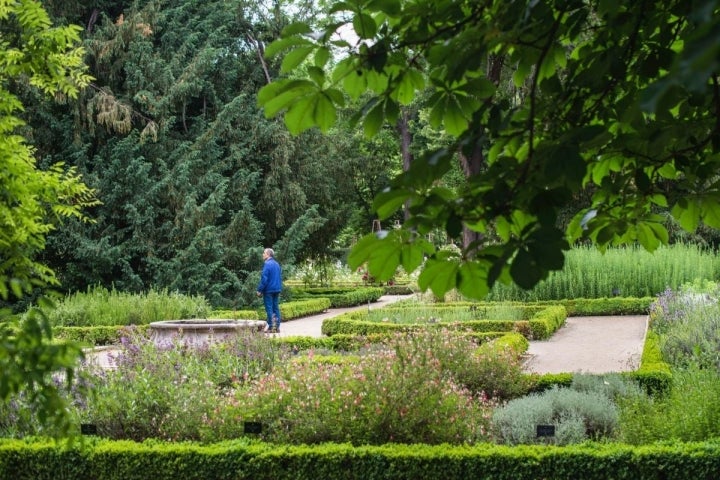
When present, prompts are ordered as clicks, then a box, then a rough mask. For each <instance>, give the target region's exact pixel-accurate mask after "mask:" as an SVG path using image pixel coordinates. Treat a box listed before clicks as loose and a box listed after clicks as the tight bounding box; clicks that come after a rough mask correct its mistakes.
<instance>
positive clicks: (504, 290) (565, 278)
mask: <svg viewBox="0 0 720 480" xmlns="http://www.w3.org/2000/svg"><path fill="white" fill-rule="evenodd" d="M718 275H720V264H719V263H718V257H717V256H716V255H715V253H714V252H713V251H711V250H709V249H704V248H701V247H698V246H696V245H687V244H675V245H670V246H666V247H660V248H658V249H657V250H655V251H654V252H653V253H649V252H647V251H645V250H643V249H642V248H641V247H639V246H627V247H623V248H608V249H607V250H606V251H604V252H601V251H598V250H597V249H594V248H591V247H588V246H585V247H582V246H579V247H574V248H572V249H571V250H569V251H568V252H567V253H566V255H565V266H564V267H563V269H562V270H561V271H557V272H552V273H550V274H549V275H548V278H547V279H545V280H543V281H541V282H540V283H538V285H536V286H535V287H533V288H532V289H531V290H523V289H520V288H518V287H517V286H514V285H501V284H497V285H496V286H495V288H493V290H492V291H491V293H490V294H489V295H488V297H487V299H488V300H495V301H502V300H518V301H525V302H528V301H538V300H560V299H580V298H603V297H612V296H616V297H638V298H640V297H651V296H655V295H657V294H659V293H661V292H663V291H664V290H665V289H666V288H668V287H670V288H678V287H680V286H682V285H683V284H685V283H688V282H692V281H694V280H696V279H708V280H711V279H714V278H717V277H718Z"/></svg>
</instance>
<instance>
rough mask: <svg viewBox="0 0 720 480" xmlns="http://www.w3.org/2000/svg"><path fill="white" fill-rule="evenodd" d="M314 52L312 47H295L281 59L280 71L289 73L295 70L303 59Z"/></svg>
mask: <svg viewBox="0 0 720 480" xmlns="http://www.w3.org/2000/svg"><path fill="white" fill-rule="evenodd" d="M314 50H315V46H314V45H306V46H302V47H297V48H295V49H293V50H290V51H289V52H288V53H286V54H285V56H284V57H283V61H282V65H281V66H280V71H281V72H282V73H290V72H292V71H293V70H294V69H295V68H297V66H298V65H300V64H301V63H302V62H303V61H305V59H306V58H307V57H308V55H310V54H311V53H313V51H314Z"/></svg>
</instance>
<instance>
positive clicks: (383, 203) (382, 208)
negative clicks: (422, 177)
mask: <svg viewBox="0 0 720 480" xmlns="http://www.w3.org/2000/svg"><path fill="white" fill-rule="evenodd" d="M408 198H410V192H409V191H408V190H404V189H392V190H386V191H383V192H380V193H378V194H377V195H376V196H375V200H374V201H373V210H375V212H377V214H378V217H379V218H380V219H381V220H384V219H386V218H388V217H390V216H391V215H392V214H394V213H395V212H397V211H398V209H400V208H401V207H402V206H403V204H404V203H405V202H406V201H407V200H408Z"/></svg>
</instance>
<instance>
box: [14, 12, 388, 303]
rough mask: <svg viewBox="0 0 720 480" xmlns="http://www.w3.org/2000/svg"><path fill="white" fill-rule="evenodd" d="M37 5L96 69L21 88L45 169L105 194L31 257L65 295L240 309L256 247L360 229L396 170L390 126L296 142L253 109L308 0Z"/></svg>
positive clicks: (321, 251)
mask: <svg viewBox="0 0 720 480" xmlns="http://www.w3.org/2000/svg"><path fill="white" fill-rule="evenodd" d="M43 3H44V4H45V5H46V8H47V9H48V10H49V12H50V14H51V16H52V17H53V20H54V22H55V23H57V24H78V25H81V26H83V27H84V32H83V37H84V47H85V48H86V50H87V53H88V55H87V63H88V64H89V66H90V70H89V73H90V74H91V75H92V76H93V77H94V81H93V82H92V84H91V87H90V88H88V89H86V90H85V91H84V92H83V93H82V95H81V97H80V99H79V101H64V99H62V98H57V99H56V100H58V101H56V102H48V101H47V100H45V99H42V98H40V97H34V95H36V94H35V93H34V92H33V91H32V90H30V89H27V90H26V91H24V92H22V93H21V98H22V100H23V102H24V104H25V105H26V106H27V108H26V112H25V117H24V119H25V121H26V122H27V127H28V131H27V132H26V134H27V135H28V136H29V138H30V139H31V142H32V144H33V146H34V147H35V148H36V149H37V157H38V158H39V159H40V166H41V167H42V166H48V165H51V164H54V163H56V162H58V161H63V162H65V164H66V165H68V166H70V165H74V166H76V167H77V168H78V171H79V173H81V174H82V175H83V179H84V182H85V183H86V184H87V185H88V186H90V187H91V188H93V189H95V190H96V193H97V197H98V199H99V200H100V202H101V204H100V205H98V206H96V207H94V208H93V209H91V210H89V211H88V212H87V213H88V215H89V216H90V217H91V218H92V219H93V220H94V222H93V223H89V224H88V223H83V222H80V221H77V222H72V221H71V222H67V223H65V224H64V225H61V226H59V228H58V229H57V230H56V231H55V232H54V233H53V234H52V235H51V236H50V237H49V239H48V246H47V249H46V251H45V252H44V253H43V255H44V256H43V258H42V260H41V261H43V262H45V263H46V264H47V265H48V266H50V267H51V268H53V269H54V270H55V271H56V272H57V274H58V278H59V280H60V281H61V283H62V288H63V289H64V290H66V291H78V290H80V291H82V290H85V289H86V288H87V286H89V285H102V286H106V287H110V286H114V287H115V288H117V289H119V290H122V291H130V292H133V291H135V292H137V291H143V290H147V289H148V288H150V287H155V288H160V289H163V288H167V289H171V290H173V291H179V292H183V293H188V294H202V295H204V296H206V297H207V298H208V300H209V301H210V302H211V303H212V304H214V305H216V306H228V307H230V306H234V305H237V304H240V305H242V304H247V303H250V301H251V298H252V294H253V293H254V290H255V286H256V282H257V277H256V275H257V273H256V271H258V270H259V268H260V267H261V256H260V251H261V249H262V248H263V247H264V246H273V247H275V249H276V251H277V256H278V258H279V259H281V261H282V262H283V263H284V264H285V265H287V266H290V265H292V264H294V263H295V262H296V261H298V260H300V259H304V258H307V257H318V256H324V255H325V254H327V252H328V251H329V250H330V249H333V248H335V247H337V246H338V244H337V243H335V239H336V238H338V236H339V235H340V234H341V233H343V232H349V233H348V234H347V235H346V237H347V238H349V239H350V238H352V232H353V231H358V232H360V233H367V232H368V231H369V230H370V228H371V225H372V214H371V212H370V203H371V201H372V198H373V196H374V194H375V193H377V192H378V190H379V189H380V188H382V187H383V186H384V184H385V178H386V177H387V176H388V175H391V174H392V172H393V170H394V169H396V168H399V153H398V148H397V146H396V143H397V142H396V141H395V139H394V135H392V132H390V134H389V135H385V136H380V137H378V138H377V139H374V140H373V141H372V142H369V141H365V140H362V139H361V137H360V136H358V135H355V134H352V133H347V131H346V132H342V131H338V132H335V133H333V134H331V135H329V136H321V135H320V134H319V133H317V132H310V133H306V134H304V135H301V136H299V137H292V136H291V135H290V134H289V133H288V132H287V129H286V128H285V126H284V125H283V124H282V122H281V120H277V119H271V120H268V119H266V118H265V117H264V116H263V115H262V112H261V110H260V109H259V108H258V106H257V100H256V93H257V91H258V90H259V89H260V88H261V87H262V86H263V85H265V84H267V83H268V82H269V81H270V79H272V78H273V77H274V76H275V74H276V71H277V70H278V66H277V65H274V64H272V63H269V62H268V61H266V60H265V59H264V58H263V45H265V44H267V43H269V42H271V41H272V40H274V39H275V38H277V37H278V36H279V32H280V31H281V29H282V28H283V27H284V26H286V25H287V24H288V23H289V22H291V21H293V20H297V19H303V20H305V21H312V15H313V12H314V11H315V9H312V8H310V6H311V4H312V2H306V3H305V4H304V3H303V2H292V3H288V4H287V7H288V8H287V9H285V8H284V5H281V4H284V2H262V1H242V0H241V1H232V2H227V1H220V0H215V1H213V0H211V1H205V0H203V1H199V0H183V1H178V2H164V1H136V2H131V1H95V0H94V1H87V0H78V1H72V0H70V1H63V2H56V1H49V2H43ZM18 88H20V86H18Z"/></svg>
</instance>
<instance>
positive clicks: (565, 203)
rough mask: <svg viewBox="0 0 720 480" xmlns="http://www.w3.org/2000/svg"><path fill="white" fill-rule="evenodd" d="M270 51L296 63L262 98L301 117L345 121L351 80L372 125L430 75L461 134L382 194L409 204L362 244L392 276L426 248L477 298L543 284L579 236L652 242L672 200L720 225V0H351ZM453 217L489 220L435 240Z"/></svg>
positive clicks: (454, 131)
mask: <svg viewBox="0 0 720 480" xmlns="http://www.w3.org/2000/svg"><path fill="white" fill-rule="evenodd" d="M347 30H351V31H352V32H354V35H350V36H347V35H346V36H345V37H343V38H340V37H338V35H337V32H347ZM348 39H349V40H348ZM267 53H268V54H269V55H271V56H274V55H275V54H277V53H283V59H282V71H283V73H284V74H286V76H285V77H284V78H281V79H278V80H276V81H274V82H273V83H272V84H271V85H268V86H266V87H264V88H263V90H262V91H261V92H260V96H259V102H260V104H261V105H262V106H263V107H264V109H265V112H266V114H267V115H268V116H271V117H272V116H274V115H277V114H279V113H284V118H285V122H286V124H287V126H288V128H289V130H290V131H291V132H293V133H295V134H300V133H301V132H303V131H306V130H307V129H310V128H311V127H315V126H318V127H320V129H322V130H325V131H327V130H329V129H330V128H331V127H332V126H333V125H334V124H335V122H336V118H337V117H336V114H337V111H338V109H339V108H340V107H343V106H344V105H345V104H346V102H347V99H348V97H349V98H354V99H360V98H362V99H363V101H364V104H363V105H362V106H361V108H359V109H358V114H357V119H358V121H359V122H360V123H361V124H362V126H363V128H364V131H365V133H366V134H367V135H369V136H372V135H374V134H376V132H378V131H379V129H380V128H381V126H382V125H383V124H384V122H389V123H390V124H395V122H397V119H398V117H399V115H400V112H401V111H402V107H403V106H404V105H408V104H410V103H411V102H413V101H416V99H417V98H418V96H419V94H420V93H421V92H422V97H423V98H424V99H425V100H424V101H423V106H424V108H425V109H426V111H427V112H428V118H429V122H430V124H431V125H432V126H433V127H435V128H437V129H443V130H444V131H445V132H446V133H447V134H450V135H452V136H453V137H454V139H455V140H454V142H453V143H452V145H451V146H449V147H440V148H431V149H427V150H426V151H425V152H424V154H423V155H419V156H416V158H415V159H414V161H413V163H412V165H411V166H410V168H409V169H408V170H407V171H406V172H404V173H402V174H401V175H399V176H397V177H396V178H395V180H394V181H393V184H392V187H391V188H389V189H388V190H387V191H385V192H383V193H381V194H379V195H377V196H376V198H375V203H374V207H375V209H376V211H377V212H378V214H379V216H380V217H381V218H385V217H388V216H390V215H393V214H395V213H396V212H397V211H398V209H401V208H406V209H407V211H408V214H409V217H408V218H407V220H406V221H405V223H404V225H403V228H402V229H396V230H392V231H388V232H383V233H382V234H381V235H377V236H375V235H368V236H367V237H365V238H364V239H362V240H361V241H360V242H359V244H358V245H357V246H356V247H355V249H354V252H353V254H352V256H351V261H352V262H353V263H354V264H355V265H358V264H361V263H363V262H368V263H369V268H370V270H371V272H372V273H373V274H374V275H375V276H376V277H378V278H380V279H384V278H389V277H390V276H391V275H392V274H393V273H394V272H395V269H396V267H397V266H399V265H402V266H403V267H405V268H406V269H408V270H414V269H415V268H417V267H419V266H420V265H421V264H423V265H424V266H423V271H422V273H421V275H420V286H421V287H423V288H430V289H432V291H433V292H435V293H436V294H438V295H441V294H443V293H444V292H446V291H448V290H450V289H452V288H458V289H459V290H460V291H461V292H462V293H463V294H466V295H468V296H470V297H476V298H479V297H482V296H483V295H484V294H485V293H486V292H487V291H488V289H489V288H490V287H491V286H492V285H493V284H494V283H495V282H496V281H511V280H512V281H514V282H516V283H517V284H519V285H520V286H523V287H531V286H533V285H535V284H536V283H537V282H538V281H540V280H541V279H543V278H544V277H545V276H546V275H547V273H548V271H550V270H556V269H560V268H562V266H563V259H564V256H563V252H564V251H565V250H566V249H568V248H569V247H570V245H571V244H572V243H573V242H575V241H577V240H579V239H587V240H591V241H593V242H595V243H596V244H597V245H599V246H600V247H601V248H604V247H606V246H608V245H613V244H619V243H626V242H634V241H637V242H639V243H641V244H642V245H643V246H644V247H645V248H647V249H648V250H653V249H655V248H656V247H657V246H659V245H660V244H661V243H664V242H667V239H668V232H667V229H666V228H665V226H664V224H663V218H662V217H661V216H660V215H658V213H657V212H658V209H661V208H666V209H669V211H670V212H672V215H673V216H674V217H675V218H676V219H677V220H678V221H679V223H680V225H681V226H682V227H683V228H684V229H686V230H688V231H693V230H695V229H696V227H697V226H698V225H699V224H700V222H704V223H705V224H707V225H709V226H711V227H715V228H718V227H720V190H719V189H718V171H719V170H720V155H719V150H720V76H719V75H720V65H719V64H720V1H718V0H697V1H685V0H667V1H660V0H645V1H640V2H616V1H610V0H548V1H535V0H533V1H500V0H488V1H474V0H473V1H469V0H446V1H434V0H432V1H431V0H353V1H338V2H334V3H332V5H330V6H329V7H328V9H327V23H326V25H325V27H324V28H321V29H313V28H310V26H309V25H307V24H303V23H297V24H294V25H291V26H289V27H287V28H286V29H285V31H284V35H283V38H282V39H280V40H278V41H276V42H275V43H274V44H272V45H271V46H270V47H269V48H268V49H267ZM457 156H459V157H460V158H461V159H464V162H465V164H466V166H467V167H468V168H467V169H466V172H467V173H468V178H467V181H466V182H464V183H463V184H462V185H461V186H460V187H458V188H454V189H451V188H448V187H446V186H444V185H443V184H441V183H438V179H440V178H441V177H442V176H443V175H444V174H445V173H446V172H447V171H448V170H449V169H450V166H451V165H452V163H453V161H454V159H456V158H457ZM581 194H582V195H583V196H584V197H586V198H587V202H588V203H587V205H586V208H583V209H582V210H581V211H579V212H577V211H576V215H575V216H574V218H573V219H572V221H571V222H570V223H569V225H568V226H566V227H560V226H559V222H558V215H559V213H560V212H561V211H564V210H567V209H568V207H572V206H575V205H578V204H579V198H580V196H581ZM576 210H577V209H576ZM437 227H440V228H442V229H444V230H446V231H447V232H448V234H449V235H450V236H451V237H455V238H457V237H459V236H460V234H461V233H462V231H463V229H465V230H467V231H470V232H474V233H475V235H474V237H471V238H473V240H472V241H469V242H465V243H464V245H463V249H462V251H461V253H460V254H459V255H454V254H452V253H449V252H447V251H445V250H443V251H436V250H435V249H434V248H433V247H432V245H430V244H429V242H428V241H427V240H426V238H425V235H426V234H427V233H428V232H430V231H432V230H433V229H434V228H437ZM466 238H469V237H466Z"/></svg>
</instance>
